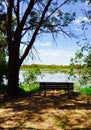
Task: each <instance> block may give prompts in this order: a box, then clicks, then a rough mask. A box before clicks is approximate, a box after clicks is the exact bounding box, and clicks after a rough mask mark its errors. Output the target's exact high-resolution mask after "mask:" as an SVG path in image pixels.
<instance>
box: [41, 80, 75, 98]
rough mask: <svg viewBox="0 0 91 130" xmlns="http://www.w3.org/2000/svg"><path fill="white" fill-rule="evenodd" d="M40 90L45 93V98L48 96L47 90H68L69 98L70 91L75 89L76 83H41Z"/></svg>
mask: <svg viewBox="0 0 91 130" xmlns="http://www.w3.org/2000/svg"><path fill="white" fill-rule="evenodd" d="M40 89H41V90H43V91H44V96H46V90H67V91H68V97H69V91H70V90H73V89H74V83H72V82H40Z"/></svg>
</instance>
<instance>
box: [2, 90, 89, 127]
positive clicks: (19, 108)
mask: <svg viewBox="0 0 91 130" xmlns="http://www.w3.org/2000/svg"><path fill="white" fill-rule="evenodd" d="M77 110H78V111H82V112H83V115H79V116H80V118H81V117H83V116H85V118H86V114H91V106H90V105H87V103H86V101H84V100H77V99H74V98H71V99H68V97H67V94H64V93H63V94H60V93H59V92H58V93H54V92H50V93H48V94H47V96H46V97H44V96H43V94H39V93H35V94H28V95H22V96H21V97H20V98H17V99H15V98H13V99H12V98H9V99H3V98H1V99H0V115H1V116H0V127H1V128H2V129H4V128H7V129H8V128H10V129H16V130H17V129H18V130H19V129H30V130H32V129H33V130H35V129H36V130H46V129H47V128H48V129H49V130H51V129H52V130H59V129H58V128H63V127H64V124H65V128H64V129H63V130H65V129H67V128H70V129H71V130H75V128H74V127H75V125H76V124H75V123H73V124H72V123H71V122H70V114H80V113H79V112H75V111H77ZM85 111H86V112H85ZM59 115H60V116H59ZM64 117H65V118H64ZM72 117H73V116H72ZM85 118H84V120H80V123H83V122H84V121H85ZM77 119H78V117H77V118H76V119H75V121H76V123H78V124H79V121H78V122H77ZM48 120H49V121H48ZM51 120H53V121H51ZM64 120H65V121H64ZM89 120H90V121H91V116H89ZM53 122H54V124H52V123H53ZM55 122H56V123H55ZM48 123H49V124H48ZM50 123H51V124H52V125H51V124H50ZM90 123H91V122H90ZM45 125H48V127H46V126H45ZM89 125H90V124H88V128H87V127H86V128H85V126H84V128H82V129H83V130H90V129H91V128H89V127H90V126H89ZM44 126H45V128H44ZM70 126H71V127H70ZM40 128H41V129H40ZM70 129H69V130H70ZM79 129H81V128H79ZM76 130H77V129H76Z"/></svg>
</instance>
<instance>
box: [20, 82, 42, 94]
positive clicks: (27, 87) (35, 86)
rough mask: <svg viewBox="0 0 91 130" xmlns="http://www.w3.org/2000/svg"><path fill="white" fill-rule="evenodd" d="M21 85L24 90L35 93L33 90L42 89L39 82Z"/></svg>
mask: <svg viewBox="0 0 91 130" xmlns="http://www.w3.org/2000/svg"><path fill="white" fill-rule="evenodd" d="M19 87H20V89H21V90H22V91H23V92H30V93H33V92H38V91H39V90H40V86H39V84H38V83H34V84H30V85H29V84H23V83H21V84H20V86H19Z"/></svg>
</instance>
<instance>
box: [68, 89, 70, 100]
mask: <svg viewBox="0 0 91 130" xmlns="http://www.w3.org/2000/svg"><path fill="white" fill-rule="evenodd" d="M69 95H70V94H69V89H68V99H69Z"/></svg>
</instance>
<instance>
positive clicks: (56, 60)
mask: <svg viewBox="0 0 91 130" xmlns="http://www.w3.org/2000/svg"><path fill="white" fill-rule="evenodd" d="M88 8H89V7H88V5H87V3H84V4H83V3H77V4H75V5H73V4H72V5H66V6H64V7H63V10H64V11H68V10H70V11H76V12H77V18H76V20H75V21H74V22H73V23H72V24H71V25H70V26H69V29H70V30H71V31H72V32H74V34H76V35H79V34H81V33H82V32H81V27H80V22H81V21H83V20H84V21H88V19H87V18H86V17H85V15H84V14H83V13H82V12H84V9H85V10H88ZM89 34H90V29H89V30H87V36H88V37H89V36H90V35H89ZM55 39H56V43H55V41H54V39H53V38H52V36H51V34H43V35H42V36H41V37H38V38H37V39H36V41H35V43H34V47H35V48H36V50H37V53H38V54H37V53H36V51H35V49H32V51H33V53H34V55H35V57H34V58H33V59H32V58H31V57H30V58H29V57H28V58H26V59H25V61H24V64H56V65H68V64H69V63H70V58H71V57H74V54H75V52H76V51H77V50H78V49H79V47H78V45H77V44H76V42H77V41H78V40H79V37H78V39H76V38H69V37H67V36H64V35H63V34H60V35H59V36H58V37H55Z"/></svg>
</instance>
